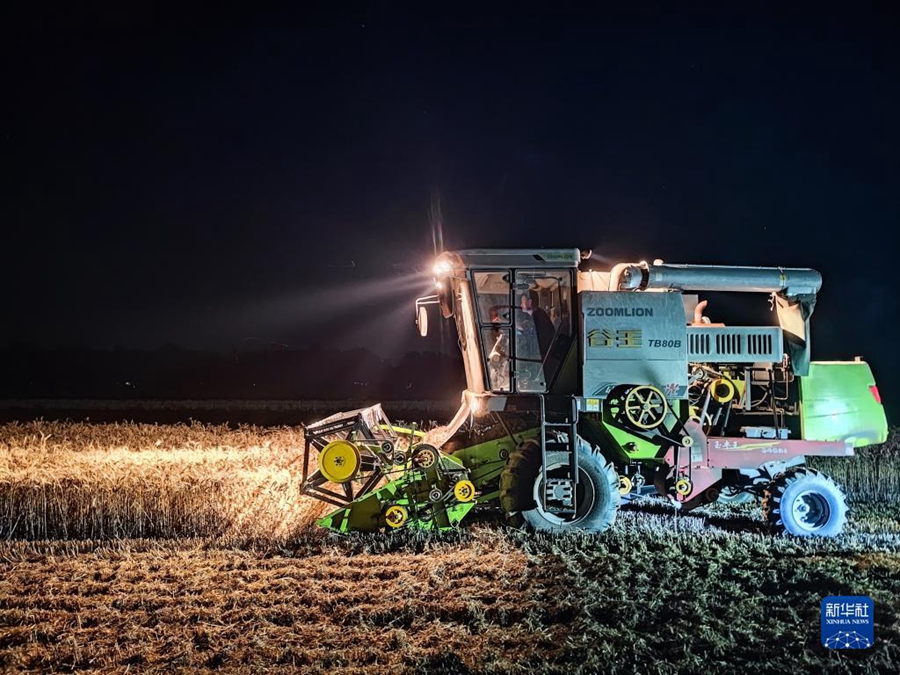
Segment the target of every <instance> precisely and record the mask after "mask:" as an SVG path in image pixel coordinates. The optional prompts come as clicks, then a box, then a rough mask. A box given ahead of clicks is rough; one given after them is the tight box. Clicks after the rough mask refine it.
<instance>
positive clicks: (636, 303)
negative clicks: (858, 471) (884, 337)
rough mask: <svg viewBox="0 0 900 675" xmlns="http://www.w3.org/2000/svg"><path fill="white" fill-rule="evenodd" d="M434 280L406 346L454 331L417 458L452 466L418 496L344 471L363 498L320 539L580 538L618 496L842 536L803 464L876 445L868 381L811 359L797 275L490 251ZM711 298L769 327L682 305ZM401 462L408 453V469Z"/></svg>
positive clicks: (845, 367) (409, 477)
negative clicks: (749, 509)
mask: <svg viewBox="0 0 900 675" xmlns="http://www.w3.org/2000/svg"><path fill="white" fill-rule="evenodd" d="M434 280H435V287H436V293H435V294H434V295H431V296H427V297H423V298H419V299H418V300H417V301H416V319H417V323H418V326H419V331H420V333H422V334H425V333H427V331H428V312H429V308H430V307H431V306H435V307H437V308H439V310H440V313H441V315H442V316H443V317H444V318H446V319H452V320H453V321H454V322H455V327H456V333H457V337H458V340H459V348H460V350H461V353H462V360H463V364H464V368H465V373H466V383H467V388H466V390H465V391H464V392H463V395H462V401H461V407H460V410H459V412H458V413H457V415H456V417H455V418H454V420H453V421H452V422H451V424H450V425H449V427H448V428H447V429H446V430H445V431H446V433H445V434H444V438H442V439H440V440H441V442H435V443H434V444H433V445H429V446H428V448H430V449H433V450H435V451H436V453H437V456H438V457H439V458H442V459H445V460H446V461H447V462H452V463H453V465H452V466H449V465H448V466H447V467H446V471H438V472H436V473H435V472H432V473H431V474H429V475H428V476H425V475H424V474H421V471H420V469H419V468H417V466H416V463H415V462H412V463H411V464H409V465H407V464H403V463H396V462H395V463H394V464H393V466H394V471H396V472H399V474H400V475H399V477H398V478H396V479H393V480H389V478H390V477H389V476H388V475H387V474H386V473H385V474H384V475H382V476H380V477H379V480H378V481H375V482H374V483H373V482H372V476H371V475H370V474H368V473H366V472H365V471H364V470H363V467H364V466H366V467H367V466H369V465H371V462H369V464H365V463H364V462H360V463H359V466H360V471H359V473H358V474H354V475H353V477H352V479H348V480H347V481H346V483H349V482H350V481H351V480H362V481H363V483H361V484H360V485H359V489H358V491H357V492H356V493H354V492H353V491H352V490H350V492H347V485H346V484H345V485H344V494H345V496H346V497H347V504H346V505H342V508H343V509H344V516H342V517H341V518H338V519H337V520H339V521H340V522H341V523H353V524H352V525H347V526H346V527H342V528H334V527H333V525H334V523H335V522H336V519H335V518H333V517H329V518H330V520H328V519H325V520H324V521H323V523H322V524H324V525H326V526H331V527H333V529H343V530H346V529H378V528H379V527H382V526H391V522H390V519H389V518H388V517H387V515H386V514H388V513H389V510H390V509H391V507H396V506H399V507H402V508H403V509H404V513H405V518H404V520H403V524H404V526H412V527H434V526H436V525H437V526H442V524H446V523H449V520H450V519H447V518H441V521H440V522H439V523H436V521H435V520H434V517H433V514H434V513H435V512H438V511H439V512H441V513H443V512H445V511H448V510H449V512H451V513H453V514H454V517H453V519H452V520H453V523H449V524H455V522H458V520H459V519H461V518H462V516H464V515H466V513H468V512H469V510H474V511H479V510H481V511H485V510H493V511H494V512H499V513H501V514H502V515H503V516H504V517H505V518H506V519H507V521H508V522H510V523H511V524H513V525H517V526H525V527H530V528H533V529H537V530H551V531H566V530H580V531H591V532H596V531H601V530H603V529H605V528H606V527H608V526H609V525H610V524H611V523H612V522H613V520H614V518H615V515H616V511H617V509H618V505H619V503H620V499H621V498H622V497H623V496H628V495H634V494H643V493H646V492H648V491H655V492H657V493H659V494H660V495H661V496H663V497H664V498H666V499H668V500H671V501H672V502H673V503H674V504H675V505H677V506H678V507H679V508H682V509H685V510H688V509H692V508H695V507H697V506H700V505H702V504H706V503H709V502H712V501H717V500H719V501H731V502H735V501H750V500H753V499H756V498H760V499H762V501H763V511H764V515H765V518H766V519H767V520H768V521H769V523H770V524H771V525H772V526H773V527H774V528H775V529H776V530H782V531H787V532H789V533H792V534H797V535H819V536H829V535H834V534H837V533H838V532H840V531H841V530H842V528H843V525H844V522H845V514H846V508H847V507H846V503H845V499H844V495H843V493H842V492H841V490H840V488H839V487H838V486H837V485H836V484H835V483H834V482H833V481H832V480H831V479H829V478H828V477H827V476H824V475H822V474H821V473H819V472H817V471H814V470H812V469H808V468H806V467H805V459H804V458H805V457H806V456H813V455H828V456H849V455H852V454H853V453H854V448H856V447H860V446H864V445H871V444H875V443H882V442H884V440H885V439H886V436H887V423H886V420H885V416H884V410H883V408H882V406H881V401H880V398H879V395H878V390H877V387H876V385H875V381H874V379H873V376H872V371H871V369H870V368H869V366H868V364H867V363H865V362H864V361H862V360H859V359H857V360H855V361H849V362H815V361H812V360H811V358H810V317H811V315H812V313H813V310H814V308H815V302H816V296H817V293H818V292H819V289H820V288H821V284H822V279H821V276H820V275H819V273H818V272H816V271H815V270H811V269H790V268H782V267H769V268H767V267H723V266H701V265H672V264H665V263H663V262H662V261H655V262H654V263H653V264H647V263H645V262H636V263H620V264H617V265H614V266H613V267H611V268H610V269H609V270H599V271H598V270H595V269H591V261H590V254H589V253H582V252H581V251H579V250H578V249H549V250H548V249H529V250H521V249H509V250H496V249H490V250H467V251H458V252H448V253H443V254H442V255H441V256H440V257H439V258H438V259H437V261H436V263H435V266H434ZM710 292H742V293H757V294H761V296H762V298H763V299H765V298H766V297H768V298H769V299H770V301H771V303H772V308H773V310H774V314H775V321H773V324H774V325H767V326H730V325H724V324H721V323H713V322H711V321H710V320H709V319H708V318H706V317H705V316H704V310H705V308H706V301H704V300H701V299H700V297H699V295H698V294H700V293H710ZM348 442H351V443H355V441H348ZM416 445H417V439H416V438H415V437H414V436H411V437H410V440H409V442H408V449H409V453H410V456H413V455H414V454H415V448H416ZM322 447H323V448H324V447H325V446H324V445H323V446H322ZM354 447H355V446H354ZM308 450H309V448H308ZM322 452H323V453H324V450H323V451H322ZM334 452H336V451H334V450H332V452H331V453H329V454H328V455H326V456H325V459H326V460H327V459H328V456H329V455H330V454H333V453H334ZM361 452H363V451H361ZM350 454H351V455H352V453H350ZM374 454H375V455H377V452H376V453H374ZM354 457H355V455H354ZM322 459H323V456H322V454H320V456H319V460H320V464H321V461H322ZM417 472H419V473H417ZM420 474H421V475H420ZM342 475H343V474H342ZM318 478H319V480H320V481H321V479H322V478H323V477H322V475H320V476H319V477H318ZM382 478H383V479H384V480H387V481H388V482H387V483H386V484H385V485H384V486H382V487H379V484H380V482H381V483H383V482H384V481H382V480H381V479H382ZM366 481H368V482H366ZM379 481H380V482H379ZM463 481H464V482H463ZM457 484H462V485H464V486H466V488H467V489H468V486H471V489H472V497H471V499H470V501H459V500H457V499H456V498H455V496H454V493H455V489H454V486H455V485H457ZM398 485H399V488H398ZM312 488H321V484H319V485H312V486H311V489H312ZM398 490H399V492H398ZM463 492H464V493H465V495H468V494H469V493H468V492H466V491H465V490H464V491H463ZM429 495H430V496H431V497H435V498H437V497H438V496H440V497H441V499H440V500H437V501H432V500H429V499H428V498H427V497H428V496H429ZM351 497H352V498H351ZM366 500H368V501H366ZM361 503H365V504H366V505H367V506H366V507H365V508H362V507H358V506H356V505H357V504H361ZM435 504H437V506H435ZM460 504H468V506H467V507H466V508H465V513H462V514H461V515H459V518H457V517H456V514H460V512H461V511H462V509H460V508H459V505H460ZM354 509H357V510H358V511H359V513H365V514H366V515H365V517H364V518H362V519H361V518H360V517H351V516H352V515H353V513H354ZM420 512H422V513H425V514H426V516H427V518H426V519H425V520H422V519H421V518H420V517H419V516H418V515H417V514H418V513H420ZM391 513H394V514H396V513H397V511H396V509H394V511H393V512H391ZM361 520H365V522H366V525H365V526H359V525H358V523H359V522H360V521H361Z"/></svg>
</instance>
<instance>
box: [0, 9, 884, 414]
mask: <svg viewBox="0 0 900 675" xmlns="http://www.w3.org/2000/svg"><path fill="white" fill-rule="evenodd" d="M32 4H34V3H32ZM330 4H331V5H332V8H331V9H330V10H327V9H324V10H321V11H319V10H313V9H308V8H304V9H302V10H300V9H294V10H291V11H284V12H273V13H262V12H260V13H253V14H249V13H244V12H241V11H237V10H234V9H221V8H217V9H215V10H207V11H200V10H186V9H184V8H183V7H178V9H177V10H176V9H174V8H165V7H161V6H155V5H146V6H143V7H142V8H141V7H140V6H138V5H135V6H132V4H131V3H123V4H119V5H117V6H116V7H115V8H114V9H107V10H102V11H99V10H98V11H91V12H85V11H82V10H80V9H67V10H64V11H62V12H60V10H58V9H56V8H51V6H50V5H48V6H47V8H46V9H44V10H39V9H30V10H28V11H27V12H25V11H24V10H16V11H13V12H12V13H9V14H7V18H6V19H5V20H4V24H5V26H4V28H5V29H6V30H5V33H6V35H5V37H4V43H5V47H6V50H7V54H8V56H7V59H6V62H7V66H8V68H7V69H6V70H7V74H6V77H5V78H4V96H3V100H4V104H3V106H2V108H3V109H2V113H0V114H2V115H3V121H4V124H3V128H2V142H3V153H2V154H3V162H4V165H5V169H6V170H5V172H4V173H5V179H4V181H3V183H4V187H5V189H4V199H3V200H2V203H3V205H2V208H3V212H2V213H3V215H2V220H3V223H4V228H3V251H4V255H3V263H2V272H0V275H2V280H3V282H4V287H5V288H6V289H7V290H6V292H5V293H4V299H5V304H6V307H5V312H4V317H5V319H4V322H3V323H4V324H5V326H4V330H3V334H2V337H0V341H2V344H5V345H9V344H13V343H17V344H23V343H24V344H34V345H44V346H56V345H83V346H93V347H113V346H124V347H149V348H154V347H157V346H160V345H162V344H164V343H173V344H177V345H183V346H190V347H200V348H209V349H218V350H232V349H235V348H238V347H239V345H241V344H246V343H247V340H246V339H247V338H254V339H256V340H261V341H276V342H279V343H284V344H289V345H303V344H308V343H310V342H311V341H321V342H323V343H328V344H331V343H335V344H341V345H344V346H354V345H356V346H367V345H368V346H371V347H373V348H374V349H376V350H377V351H379V352H380V353H382V354H385V355H388V356H391V355H396V354H398V353H402V352H404V351H406V350H408V349H414V348H422V343H420V342H417V336H416V334H415V329H414V326H413V324H412V315H413V312H412V303H413V300H414V298H415V297H416V295H417V294H419V293H426V292H428V281H427V279H425V278H424V277H419V278H417V277H416V276H415V274H414V272H415V270H416V269H417V268H421V267H425V266H427V262H428V258H429V256H430V255H431V253H432V243H431V229H430V218H429V207H430V205H432V204H434V203H435V202H436V200H437V199H438V198H439V200H440V205H441V214H442V218H443V227H444V236H445V244H446V247H447V248H462V247H478V246H507V247H512V246H523V247H525V246H547V247H553V246H581V247H592V248H593V249H594V250H595V252H596V253H597V254H598V255H600V256H603V259H608V260H609V261H611V262H615V261H617V260H620V259H628V260H635V259H637V260H639V259H651V260H652V259H653V258H657V257H660V258H664V259H665V260H667V261H670V262H706V263H722V264H747V265H784V266H810V267H815V268H817V269H819V270H820V271H821V272H822V273H823V275H824V278H825V283H824V287H823V290H822V293H821V294H820V296H819V304H818V307H817V309H816V314H815V315H814V317H813V326H814V327H813V354H814V357H816V358H820V359H828V358H848V357H853V356H854V355H857V354H862V355H864V356H865V357H866V358H867V359H868V360H870V361H871V362H872V364H873V368H874V370H875V373H876V377H877V378H878V379H879V381H880V382H881V384H882V393H883V395H884V396H885V398H887V397H888V396H891V397H893V398H894V399H898V400H900V377H898V375H897V374H896V373H897V371H898V369H900V359H898V352H900V347H898V342H900V339H898V337H897V324H898V321H897V318H896V317H897V316H898V311H900V306H898V305H900V303H898V294H897V292H896V290H895V289H896V281H895V275H896V274H897V271H898V265H897V264H896V262H895V258H896V257H897V254H898V246H897V244H898V236H897V232H896V228H897V226H898V223H900V189H898V188H900V163H898V156H900V126H898V120H900V100H898V98H900V86H898V83H900V46H898V45H900V41H898V40H897V34H898V29H900V22H898V20H897V17H896V16H895V15H893V14H888V13H886V12H887V10H885V11H881V10H876V9H860V7H861V5H860V4H858V3H857V4H854V9H853V14H839V13H829V14H826V13H824V12H823V10H822V9H821V7H823V6H822V5H820V6H819V9H816V11H813V12H807V11H802V10H785V9H784V8H781V7H779V8H777V9H769V10H765V9H757V10H756V11H754V12H752V13H727V14H710V13H709V12H706V11H704V12H698V13H695V14H671V13H668V12H667V11H663V10H661V9H660V8H659V7H657V6H654V5H649V4H648V5H639V6H640V7H642V9H641V10H640V11H635V12H634V13H633V14H631V15H627V16H626V15H623V14H618V13H614V12H610V11H608V10H605V9H599V8H598V9H595V10H592V11H587V12H574V11H571V12H570V11H558V12H554V13H553V14H539V13H532V12H530V11H523V10H522V9H521V7H522V5H518V8H517V6H509V7H506V8H504V9H493V10H485V9H484V8H481V9H478V10H477V11H473V10H472V9H471V8H469V9H456V8H455V6H454V5H452V4H446V3H444V4H440V3H439V4H437V5H434V4H433V3H430V4H429V5H428V6H427V7H425V5H424V4H420V5H419V6H418V8H416V9H410V8H404V9H400V8H394V7H390V8H388V7H381V6H379V5H380V4H382V3H372V4H371V5H368V6H367V5H362V4H361V5H353V4H347V3H330ZM384 4H387V3H384ZM631 6H632V7H635V5H631ZM754 7H761V5H759V6H757V5H754ZM338 8H339V10H340V11H336V10H337V9H338ZM759 303H760V304H761V305H763V306H764V303H765V298H759ZM347 319H350V320H352V326H351V327H347V326H346V320H347ZM242 341H243V342H242ZM428 344H433V343H428Z"/></svg>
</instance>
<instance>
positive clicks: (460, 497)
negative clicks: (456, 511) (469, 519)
mask: <svg viewBox="0 0 900 675" xmlns="http://www.w3.org/2000/svg"><path fill="white" fill-rule="evenodd" d="M453 496H454V497H456V501H458V502H461V503H463V504H465V503H467V502H470V501H472V500H473V499H475V486H474V485H473V484H472V481H470V480H465V479H463V480H461V481H458V482H457V483H456V485H454V486H453Z"/></svg>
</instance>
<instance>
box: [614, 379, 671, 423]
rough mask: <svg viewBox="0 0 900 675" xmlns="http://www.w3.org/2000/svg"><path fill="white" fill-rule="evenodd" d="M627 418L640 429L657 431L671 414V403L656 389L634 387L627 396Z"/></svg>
mask: <svg viewBox="0 0 900 675" xmlns="http://www.w3.org/2000/svg"><path fill="white" fill-rule="evenodd" d="M623 407H624V408H625V418H626V419H627V420H628V422H629V423H630V424H631V425H632V426H634V427H637V428H638V429H647V430H649V429H655V428H656V427H658V426H659V425H660V424H662V423H663V420H664V419H665V417H666V414H667V413H668V412H669V402H668V401H666V397H665V396H664V395H663V393H662V392H661V391H660V390H659V389H657V388H656V387H652V386H650V385H642V386H639V387H634V388H633V389H632V390H631V391H629V392H628V393H627V394H626V395H625V401H624V403H623Z"/></svg>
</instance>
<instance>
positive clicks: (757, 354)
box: [688, 326, 784, 363]
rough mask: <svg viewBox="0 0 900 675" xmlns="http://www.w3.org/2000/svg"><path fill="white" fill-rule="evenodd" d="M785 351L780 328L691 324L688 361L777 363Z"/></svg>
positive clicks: (689, 327) (689, 328)
mask: <svg viewBox="0 0 900 675" xmlns="http://www.w3.org/2000/svg"><path fill="white" fill-rule="evenodd" d="M783 353H784V345H783V344H782V335H781V329H780V328H775V327H766V328H746V327H737V328H728V327H725V328H721V327H709V328H703V327H697V326H688V361H692V362H695V363H703V362H708V363H722V362H724V363H761V362H762V363H765V362H768V363H776V362H778V361H781V356H782V354H783Z"/></svg>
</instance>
